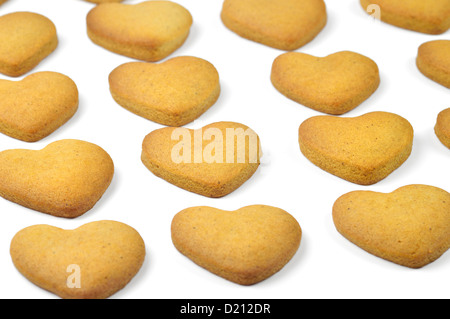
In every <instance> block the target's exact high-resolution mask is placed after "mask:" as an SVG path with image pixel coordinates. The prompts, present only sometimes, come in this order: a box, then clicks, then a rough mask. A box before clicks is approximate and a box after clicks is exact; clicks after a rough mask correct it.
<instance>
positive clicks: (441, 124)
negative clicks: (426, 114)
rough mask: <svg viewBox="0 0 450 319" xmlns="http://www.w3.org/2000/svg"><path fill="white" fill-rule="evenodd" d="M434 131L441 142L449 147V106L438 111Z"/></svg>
mask: <svg viewBox="0 0 450 319" xmlns="http://www.w3.org/2000/svg"><path fill="white" fill-rule="evenodd" d="M434 132H435V133H436V136H437V137H438V138H439V140H440V141H441V142H442V144H444V145H445V146H446V147H448V148H450V108H448V109H445V110H443V111H441V112H440V113H439V115H438V117H437V121H436V125H435V127H434Z"/></svg>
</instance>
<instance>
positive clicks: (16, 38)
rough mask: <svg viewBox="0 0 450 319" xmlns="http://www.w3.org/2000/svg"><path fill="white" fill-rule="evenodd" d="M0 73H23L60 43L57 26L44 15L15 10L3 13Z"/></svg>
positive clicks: (0, 19)
mask: <svg viewBox="0 0 450 319" xmlns="http://www.w3.org/2000/svg"><path fill="white" fill-rule="evenodd" d="M0 30H2V32H1V33H0V73H3V74H5V75H8V76H14V77H16V76H21V75H23V74H25V73H27V72H28V71H30V70H32V69H33V68H34V67H36V66H37V65H38V64H39V62H41V61H42V60H43V59H44V58H45V57H47V56H48V55H49V54H50V53H52V52H53V51H54V50H55V49H56V47H57V45H58V37H57V34H56V27H55V25H54V24H53V22H52V21H50V20H49V19H48V18H46V17H44V16H43V15H40V14H37V13H33V12H13V13H9V14H6V15H4V16H1V17H0Z"/></svg>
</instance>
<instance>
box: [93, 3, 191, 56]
mask: <svg viewBox="0 0 450 319" xmlns="http://www.w3.org/2000/svg"><path fill="white" fill-rule="evenodd" d="M191 25H192V16H191V14H190V13H189V11H188V10H186V9H185V8H184V7H182V6H181V5H179V4H177V3H174V2H171V1H145V2H141V3H138V4H134V5H133V4H121V3H102V4H99V5H98V6H96V7H95V8H93V9H92V10H91V11H90V12H89V14H88V15H87V33H88V36H89V38H90V39H91V40H92V41H93V42H94V43H95V44H97V45H99V46H102V47H103V48H105V49H107V50H109V51H112V52H115V53H118V54H121V55H125V56H128V57H131V58H135V59H138V60H144V61H149V62H155V61H159V60H162V59H164V58H165V57H167V56H168V55H170V54H171V53H173V52H174V51H175V50H176V49H178V48H179V47H180V46H181V45H182V44H183V43H184V41H185V40H186V38H187V37H188V35H189V30H190V27H191Z"/></svg>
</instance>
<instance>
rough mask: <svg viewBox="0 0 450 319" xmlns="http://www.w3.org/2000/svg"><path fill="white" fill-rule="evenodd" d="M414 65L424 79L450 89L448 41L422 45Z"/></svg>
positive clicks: (449, 45)
mask: <svg viewBox="0 0 450 319" xmlns="http://www.w3.org/2000/svg"><path fill="white" fill-rule="evenodd" d="M416 64H417V67H418V68H419V70H420V72H422V73H423V74H424V75H425V76H426V77H428V78H430V79H431V80H433V81H435V82H437V83H439V84H442V85H443V86H445V87H447V88H449V89H450V40H435V41H430V42H426V43H424V44H422V45H421V46H420V47H419V52H418V54H417V59H416Z"/></svg>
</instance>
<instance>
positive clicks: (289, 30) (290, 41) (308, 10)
mask: <svg viewBox="0 0 450 319" xmlns="http://www.w3.org/2000/svg"><path fill="white" fill-rule="evenodd" d="M221 18H222V21H223V23H224V25H225V26H226V27H227V28H228V29H230V30H231V31H233V32H235V33H236V34H238V35H239V36H241V37H243V38H246V39H248V40H252V41H255V42H259V43H262V44H265V45H267V46H270V47H273V48H276V49H280V50H289V51H290V50H296V49H298V48H300V47H301V46H303V45H305V44H306V43H308V42H310V41H311V40H312V39H314V38H315V37H316V35H317V34H318V33H319V32H320V31H321V30H322V29H323V28H324V26H325V25H326V23H327V12H326V7H325V3H324V1H323V0H300V1H299V0H225V1H224V3H223V8H222V13H221Z"/></svg>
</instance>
